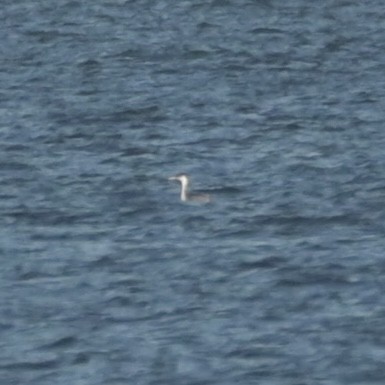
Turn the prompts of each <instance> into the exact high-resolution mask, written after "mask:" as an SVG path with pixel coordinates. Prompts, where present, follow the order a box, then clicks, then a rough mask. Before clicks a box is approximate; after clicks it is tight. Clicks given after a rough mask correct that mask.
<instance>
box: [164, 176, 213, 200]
mask: <svg viewBox="0 0 385 385" xmlns="http://www.w3.org/2000/svg"><path fill="white" fill-rule="evenodd" d="M168 180H177V181H179V182H180V185H181V190H180V199H181V201H182V202H187V201H195V202H202V203H207V202H210V195H208V194H190V193H189V191H188V186H189V182H190V181H189V178H188V176H187V175H186V174H179V175H175V176H172V177H170V178H168Z"/></svg>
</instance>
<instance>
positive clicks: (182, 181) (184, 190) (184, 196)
mask: <svg viewBox="0 0 385 385" xmlns="http://www.w3.org/2000/svg"><path fill="white" fill-rule="evenodd" d="M180 184H181V191H180V199H181V200H182V201H183V202H185V201H187V190H188V180H187V178H182V179H180Z"/></svg>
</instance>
